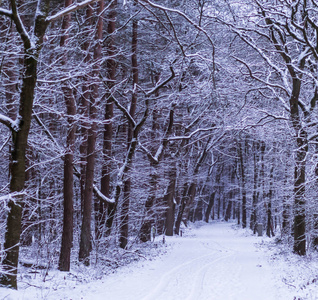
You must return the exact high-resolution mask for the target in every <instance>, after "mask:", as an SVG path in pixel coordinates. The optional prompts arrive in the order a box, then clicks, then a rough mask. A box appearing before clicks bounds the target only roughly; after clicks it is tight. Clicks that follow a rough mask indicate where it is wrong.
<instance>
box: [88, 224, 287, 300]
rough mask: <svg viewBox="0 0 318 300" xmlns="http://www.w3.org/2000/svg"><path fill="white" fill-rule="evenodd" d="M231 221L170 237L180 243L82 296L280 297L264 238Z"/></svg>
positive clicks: (166, 299)
mask: <svg viewBox="0 0 318 300" xmlns="http://www.w3.org/2000/svg"><path fill="white" fill-rule="evenodd" d="M231 226H232V225H231V224H228V223H212V224H208V225H204V226H202V227H200V228H197V229H192V230H191V232H190V234H189V235H188V236H184V237H177V238H175V237H173V238H168V239H167V243H168V244H169V243H176V245H174V247H173V249H172V251H171V252H170V253H169V254H168V255H164V256H161V257H160V258H158V259H156V260H154V261H147V262H144V263H143V264H142V265H141V266H139V267H138V268H135V269H132V270H129V271H128V272H126V273H124V272H121V274H114V275H111V276H109V277H107V278H105V279H104V280H103V286H104V288H103V292H101V293H100V292H99V290H100V288H97V289H96V290H95V291H94V287H91V293H87V294H86V296H84V297H83V299H94V300H98V299H116V300H117V299H118V300H140V299H142V300H160V299H163V300H170V299H171V300H178V299H180V300H181V299H182V300H183V299H186V300H196V299H200V300H204V299H206V300H212V299H215V300H230V299H231V300H240V299H242V300H263V299H264V300H273V299H282V298H281V297H280V296H279V295H278V291H279V290H278V287H276V285H275V280H274V277H273V276H272V273H271V268H270V266H269V264H268V263H267V261H266V260H267V258H266V255H265V253H264V252H263V250H260V249H258V248H257V246H256V243H258V242H260V241H261V238H257V237H255V236H249V235H244V234H243V232H244V231H241V230H239V231H237V230H234V229H233V228H232V227H231ZM100 284H101V283H100ZM93 294H94V296H93ZM90 295H92V296H90ZM90 297H92V298H90Z"/></svg>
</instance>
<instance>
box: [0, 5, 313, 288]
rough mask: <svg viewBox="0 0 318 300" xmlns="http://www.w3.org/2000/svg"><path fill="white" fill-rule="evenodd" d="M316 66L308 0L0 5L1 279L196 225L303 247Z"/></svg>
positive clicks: (6, 281)
mask: <svg viewBox="0 0 318 300" xmlns="http://www.w3.org/2000/svg"><path fill="white" fill-rule="evenodd" d="M0 3H1V1H0ZM317 68H318V3H317V2H316V1H315V0H296V1H295V0H287V1H286V0H284V1H283V0H240V1H232V0H220V1H209V0H182V1H173V0H171V1H168V0H153V1H148V0H126V1H125V0H107V1H92V0H82V1H73V0H65V1H57V0H51V1H50V0H38V1H25V0H10V1H9V0H3V1H2V3H1V6H0V77H1V80H0V123H1V124H0V153H1V155H0V166H1V172H0V206H1V210H0V228H1V230H0V233H1V235H0V241H1V253H0V254H1V260H2V265H1V277H0V282H1V284H2V285H5V286H9V287H12V288H17V272H18V265H19V260H20V261H21V260H23V259H25V258H29V259H30V257H29V256H28V255H29V254H30V253H32V255H33V258H34V257H37V258H39V257H40V258H41V263H47V264H50V266H51V267H54V268H58V269H59V270H60V271H69V270H70V267H71V265H72V264H73V263H76V262H81V263H83V264H84V265H87V266H88V265H90V264H91V263H92V260H94V263H96V264H102V263H104V260H103V257H105V256H106V255H107V251H108V250H109V249H110V248H114V247H115V248H117V247H118V248H119V249H120V248H121V249H125V250H127V251H128V250H129V249H130V247H131V245H132V244H136V243H137V244H138V243H140V244H142V243H145V242H148V241H150V240H151V231H152V228H155V230H156V233H157V234H165V235H174V234H179V233H180V226H184V225H185V226H186V225H187V223H188V222H189V221H191V222H193V221H197V220H204V221H205V222H209V221H211V220H214V219H224V220H225V221H228V220H233V219H235V220H236V222H237V223H238V224H240V225H241V226H242V227H243V228H245V227H247V228H248V227H249V228H251V229H252V230H254V231H255V230H256V225H257V224H258V223H262V224H263V225H264V228H265V233H266V234H267V235H268V236H270V237H271V236H275V235H276V236H278V237H279V238H280V240H281V241H282V242H284V243H286V244H288V245H289V246H290V251H294V252H295V253H297V254H299V255H305V254H306V252H307V251H309V250H311V249H314V248H315V246H316V245H317V244H318V238H317V234H318V207H317V205H316V203H315V201H316V198H317V176H318V165H317V151H318V146H317V141H318V135H317V129H318V118H317V117H318V115H317V108H316V103H317V100H318V69H317ZM31 249H32V251H31ZM35 253H36V254H35ZM19 254H20V256H19ZM37 261H39V260H38V259H37ZM34 264H36V261H34Z"/></svg>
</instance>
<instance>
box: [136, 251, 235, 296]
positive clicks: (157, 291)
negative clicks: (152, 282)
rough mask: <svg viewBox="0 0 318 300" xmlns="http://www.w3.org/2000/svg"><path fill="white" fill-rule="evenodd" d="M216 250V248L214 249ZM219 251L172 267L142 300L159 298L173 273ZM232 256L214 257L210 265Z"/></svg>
mask: <svg viewBox="0 0 318 300" xmlns="http://www.w3.org/2000/svg"><path fill="white" fill-rule="evenodd" d="M214 251H215V250H214ZM216 253H217V251H215V252H214V253H210V254H206V255H203V256H199V257H196V258H194V259H191V260H188V261H186V262H184V263H182V264H180V265H178V266H176V267H174V268H172V269H171V270H170V271H168V272H166V273H165V274H163V275H162V276H161V278H160V282H159V283H158V284H157V286H156V287H155V288H154V289H153V291H152V292H151V293H149V294H148V295H147V296H145V297H144V298H142V300H152V299H157V298H158V297H159V296H160V295H161V294H162V292H163V291H164V290H165V289H166V287H167V285H168V283H169V281H170V279H171V278H172V277H173V275H174V274H175V273H178V272H179V271H180V270H181V269H182V268H184V267H188V266H190V265H191V264H193V263H197V262H198V261H200V260H206V259H208V258H210V257H212V256H215V254H216ZM228 256H230V254H227V255H224V256H222V257H218V258H217V259H214V260H213V261H211V262H210V263H209V265H211V264H213V263H215V262H217V261H219V260H221V259H224V258H226V257H228ZM201 269H202V270H204V269H205V267H202V268H201ZM197 272H198V276H200V269H199V271H197Z"/></svg>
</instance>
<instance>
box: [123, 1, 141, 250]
mask: <svg viewBox="0 0 318 300" xmlns="http://www.w3.org/2000/svg"><path fill="white" fill-rule="evenodd" d="M137 3H138V1H137V0H135V1H134V5H136V4H137ZM137 44H138V20H137V19H136V18H134V19H133V24H132V41H131V45H132V55H131V66H132V74H133V93H132V98H131V104H130V110H129V114H130V116H131V117H132V118H134V116H135V111H136V106H137V84H138V61H137ZM133 127H134V125H133V124H132V123H131V122H129V123H128V138H127V149H128V151H129V149H130V147H131V142H132V138H133V131H134V128H133ZM128 173H129V170H128V172H127V173H126V175H127V178H126V179H125V181H124V199H123V203H122V212H121V224H120V237H119V246H120V247H121V248H123V249H125V248H126V246H127V241H128V231H129V228H128V221H129V205H130V186H131V178H130V175H129V174H128Z"/></svg>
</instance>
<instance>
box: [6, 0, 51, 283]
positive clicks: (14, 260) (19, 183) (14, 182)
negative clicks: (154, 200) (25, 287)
mask: <svg viewBox="0 0 318 300" xmlns="http://www.w3.org/2000/svg"><path fill="white" fill-rule="evenodd" d="M12 5H13V7H12V11H15V13H14V14H13V21H14V23H15V24H16V27H17V30H18V32H19V33H20V36H21V38H22V40H23V42H24V51H25V54H24V74H23V78H22V88H21V93H20V100H19V113H18V115H17V120H16V121H17V126H18V128H13V129H12V144H13V149H12V165H11V180H10V192H11V193H19V192H21V191H22V190H23V188H24V183H25V153H26V147H27V141H28V136H29V130H30V125H31V117H32V108H33V100H34V89H35V85H36V81H37V64H38V56H39V53H40V51H41V47H42V44H43V36H44V34H45V31H46V28H47V26H48V23H47V21H46V20H45V18H46V15H47V13H48V9H49V1H40V2H39V4H38V9H39V10H41V11H42V14H37V15H36V18H35V24H34V35H35V36H36V38H37V44H36V49H34V48H32V46H31V42H30V40H29V39H28V37H25V36H24V32H23V30H21V19H20V17H19V15H18V13H17V11H16V7H15V5H16V4H15V2H13V3H12ZM43 14H44V15H43ZM15 198H16V199H15V201H12V200H10V201H9V203H8V207H9V209H10V211H9V213H8V218H7V227H6V233H5V242H4V252H5V258H4V259H3V261H2V265H3V271H4V273H3V274H2V276H1V278H0V285H5V286H8V287H11V288H14V289H17V268H18V261H19V242H20V234H21V217H22V208H23V198H24V197H23V195H21V194H20V195H18V196H16V197H15Z"/></svg>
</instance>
